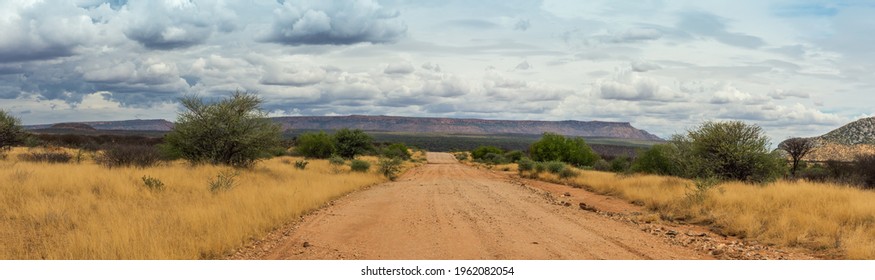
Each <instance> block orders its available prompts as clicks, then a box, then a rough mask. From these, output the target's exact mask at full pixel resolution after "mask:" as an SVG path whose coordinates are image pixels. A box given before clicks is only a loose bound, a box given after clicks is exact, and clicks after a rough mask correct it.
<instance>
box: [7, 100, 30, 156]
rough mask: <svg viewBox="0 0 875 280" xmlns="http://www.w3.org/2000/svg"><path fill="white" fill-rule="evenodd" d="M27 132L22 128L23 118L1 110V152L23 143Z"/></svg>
mask: <svg viewBox="0 0 875 280" xmlns="http://www.w3.org/2000/svg"><path fill="white" fill-rule="evenodd" d="M26 135H27V133H26V132H25V131H24V129H23V128H21V120H19V119H18V118H16V117H14V116H12V115H10V114H9V113H7V112H6V111H4V110H0V153H3V152H5V151H7V150H9V149H10V148H11V147H12V146H14V145H18V144H21V143H22V142H23V141H24V138H25V136H26Z"/></svg>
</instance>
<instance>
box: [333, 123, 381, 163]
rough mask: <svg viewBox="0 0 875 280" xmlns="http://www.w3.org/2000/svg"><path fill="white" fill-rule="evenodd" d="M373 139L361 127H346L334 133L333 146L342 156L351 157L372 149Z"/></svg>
mask: <svg viewBox="0 0 875 280" xmlns="http://www.w3.org/2000/svg"><path fill="white" fill-rule="evenodd" d="M373 142H374V139H373V138H371V136H370V135H368V134H367V133H365V132H364V131H362V130H361V129H355V130H350V129H347V128H344V129H341V130H338V131H337V132H335V133H334V147H335V149H336V150H337V154H338V155H340V156H341V157H343V158H347V159H352V158H355V156H357V155H361V154H364V153H365V152H367V151H370V150H373V149H374V144H373Z"/></svg>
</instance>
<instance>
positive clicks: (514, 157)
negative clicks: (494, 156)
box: [504, 151, 523, 162]
mask: <svg viewBox="0 0 875 280" xmlns="http://www.w3.org/2000/svg"><path fill="white" fill-rule="evenodd" d="M504 158H506V159H507V161H508V162H519V161H520V160H521V159H523V152H522V151H510V152H507V153H505V154H504Z"/></svg>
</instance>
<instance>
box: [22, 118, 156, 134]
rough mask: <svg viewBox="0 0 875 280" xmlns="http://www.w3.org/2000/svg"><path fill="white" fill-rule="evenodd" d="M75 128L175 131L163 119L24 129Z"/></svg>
mask: <svg viewBox="0 0 875 280" xmlns="http://www.w3.org/2000/svg"><path fill="white" fill-rule="evenodd" d="M73 126H77V127H80V130H81V128H84V127H85V126H87V127H90V128H92V130H139V131H170V130H171V129H173V123H172V122H169V121H166V120H163V119H152V120H124V121H98V122H77V123H59V124H38V125H26V126H24V127H25V128H26V129H30V130H36V129H49V128H52V129H75V128H74V127H73Z"/></svg>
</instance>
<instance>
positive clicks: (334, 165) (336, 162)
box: [328, 155, 346, 173]
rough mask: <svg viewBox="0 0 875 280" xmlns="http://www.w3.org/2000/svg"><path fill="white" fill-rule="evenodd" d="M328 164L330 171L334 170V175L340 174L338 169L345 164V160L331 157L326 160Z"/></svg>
mask: <svg viewBox="0 0 875 280" xmlns="http://www.w3.org/2000/svg"><path fill="white" fill-rule="evenodd" d="M328 164H330V165H331V169H332V170H334V173H338V172H340V167H342V166H343V165H344V164H346V160H344V159H343V158H342V157H340V156H338V155H333V156H331V157H330V158H328Z"/></svg>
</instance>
